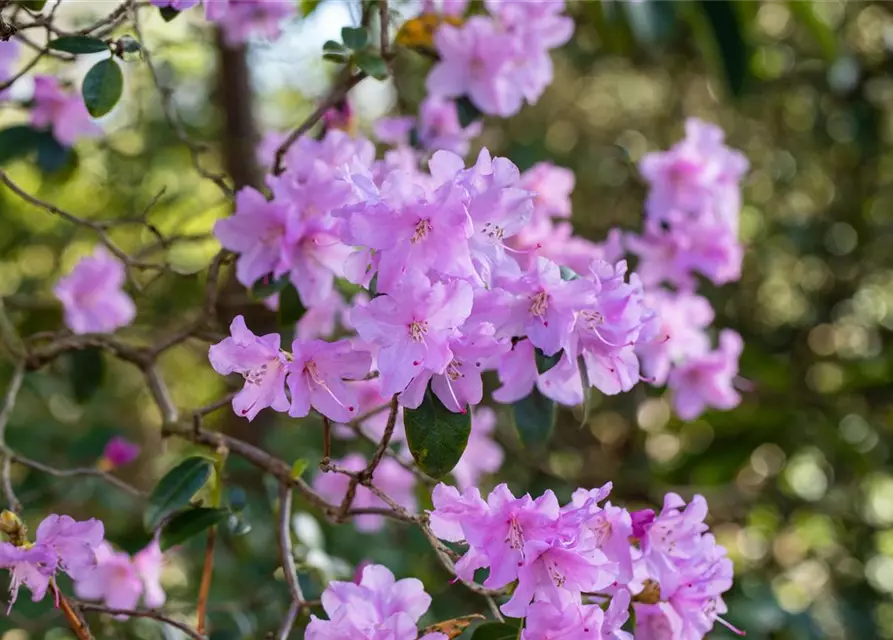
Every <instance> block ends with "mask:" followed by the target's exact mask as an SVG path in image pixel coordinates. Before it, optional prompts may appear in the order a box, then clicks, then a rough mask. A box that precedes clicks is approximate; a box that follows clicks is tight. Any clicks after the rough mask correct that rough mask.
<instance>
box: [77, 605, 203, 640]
mask: <svg viewBox="0 0 893 640" xmlns="http://www.w3.org/2000/svg"><path fill="white" fill-rule="evenodd" d="M77 606H78V608H79V609H81V610H82V611H98V612H99V613H107V614H109V615H111V616H128V617H130V618H151V619H153V620H158V621H159V622H163V623H165V624H167V625H170V626H172V627H174V628H175V629H179V630H180V631H182V632H183V633H185V634H186V635H187V636H189V637H190V638H192V639H193V640H207V638H206V637H205V636H203V635H201V634H200V633H199V632H198V631H196V630H195V629H193V628H192V627H190V626H189V625H187V624H184V623H182V622H180V621H179V620H174V619H173V618H169V617H168V616H166V615H164V614H163V613H161V612H160V611H152V610H147V609H109V608H108V607H103V606H102V605H98V604H91V603H89V602H78V603H77Z"/></svg>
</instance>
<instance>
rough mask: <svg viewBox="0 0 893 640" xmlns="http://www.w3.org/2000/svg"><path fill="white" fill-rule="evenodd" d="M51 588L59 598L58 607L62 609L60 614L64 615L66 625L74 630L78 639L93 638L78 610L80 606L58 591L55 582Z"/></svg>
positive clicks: (91, 639)
mask: <svg viewBox="0 0 893 640" xmlns="http://www.w3.org/2000/svg"><path fill="white" fill-rule="evenodd" d="M53 589H54V590H55V591H56V597H57V598H58V599H59V608H60V609H61V610H62V615H63V616H65V619H66V620H67V621H68V626H70V627H71V630H72V631H74V634H75V635H76V636H77V637H78V640H94V638H93V633H92V632H91V631H90V627H89V626H88V625H87V621H86V620H84V617H83V616H82V615H81V612H80V611H79V609H80V607H79V606H78V605H77V604H75V603H74V602H72V601H71V600H69V599H68V598H67V597H66V596H65V594H63V593H62V592H61V591H59V587H57V586H56V585H55V584H54V585H53Z"/></svg>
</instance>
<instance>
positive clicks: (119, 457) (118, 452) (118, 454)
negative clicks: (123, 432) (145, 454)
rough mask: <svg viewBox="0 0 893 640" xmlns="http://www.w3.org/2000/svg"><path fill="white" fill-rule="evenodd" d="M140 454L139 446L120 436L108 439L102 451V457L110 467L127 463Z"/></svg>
mask: <svg viewBox="0 0 893 640" xmlns="http://www.w3.org/2000/svg"><path fill="white" fill-rule="evenodd" d="M139 455H140V446H139V445H138V444H136V443H135V442H130V441H129V440H127V439H126V438H122V437H121V436H115V437H114V438H112V439H111V440H109V441H108V442H107V443H106V445H105V449H103V451H102V458H101V460H103V461H104V462H105V463H106V464H108V465H109V466H110V467H111V468H115V467H123V466H124V465H128V464H130V463H131V462H133V461H134V460H136V458H137V456H139Z"/></svg>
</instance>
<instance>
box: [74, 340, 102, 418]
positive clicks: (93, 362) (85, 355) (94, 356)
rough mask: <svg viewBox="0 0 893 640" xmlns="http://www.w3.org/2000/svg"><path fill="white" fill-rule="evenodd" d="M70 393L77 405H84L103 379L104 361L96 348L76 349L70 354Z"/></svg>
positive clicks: (100, 351)
mask: <svg viewBox="0 0 893 640" xmlns="http://www.w3.org/2000/svg"><path fill="white" fill-rule="evenodd" d="M69 363H70V367H71V371H70V373H69V376H70V379H71V391H72V393H73V394H74V399H75V400H76V401H77V403H78V404H84V403H85V402H88V401H89V400H90V398H92V397H93V396H94V395H95V394H96V392H97V391H98V390H99V387H100V386H102V381H103V379H104V378H105V359H104V358H103V357H102V350H101V349H99V348H98V347H90V348H88V349H78V350H75V351H72V352H70V355H69Z"/></svg>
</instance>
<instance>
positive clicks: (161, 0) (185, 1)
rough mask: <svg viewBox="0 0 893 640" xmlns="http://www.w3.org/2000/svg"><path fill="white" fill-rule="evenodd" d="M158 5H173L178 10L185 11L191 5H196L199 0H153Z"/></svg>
mask: <svg viewBox="0 0 893 640" xmlns="http://www.w3.org/2000/svg"><path fill="white" fill-rule="evenodd" d="M151 3H152V4H154V5H155V6H156V7H171V8H172V9H176V10H177V11H184V10H186V9H189V8H190V7H194V6H195V5H197V4H198V3H199V0H151Z"/></svg>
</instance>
